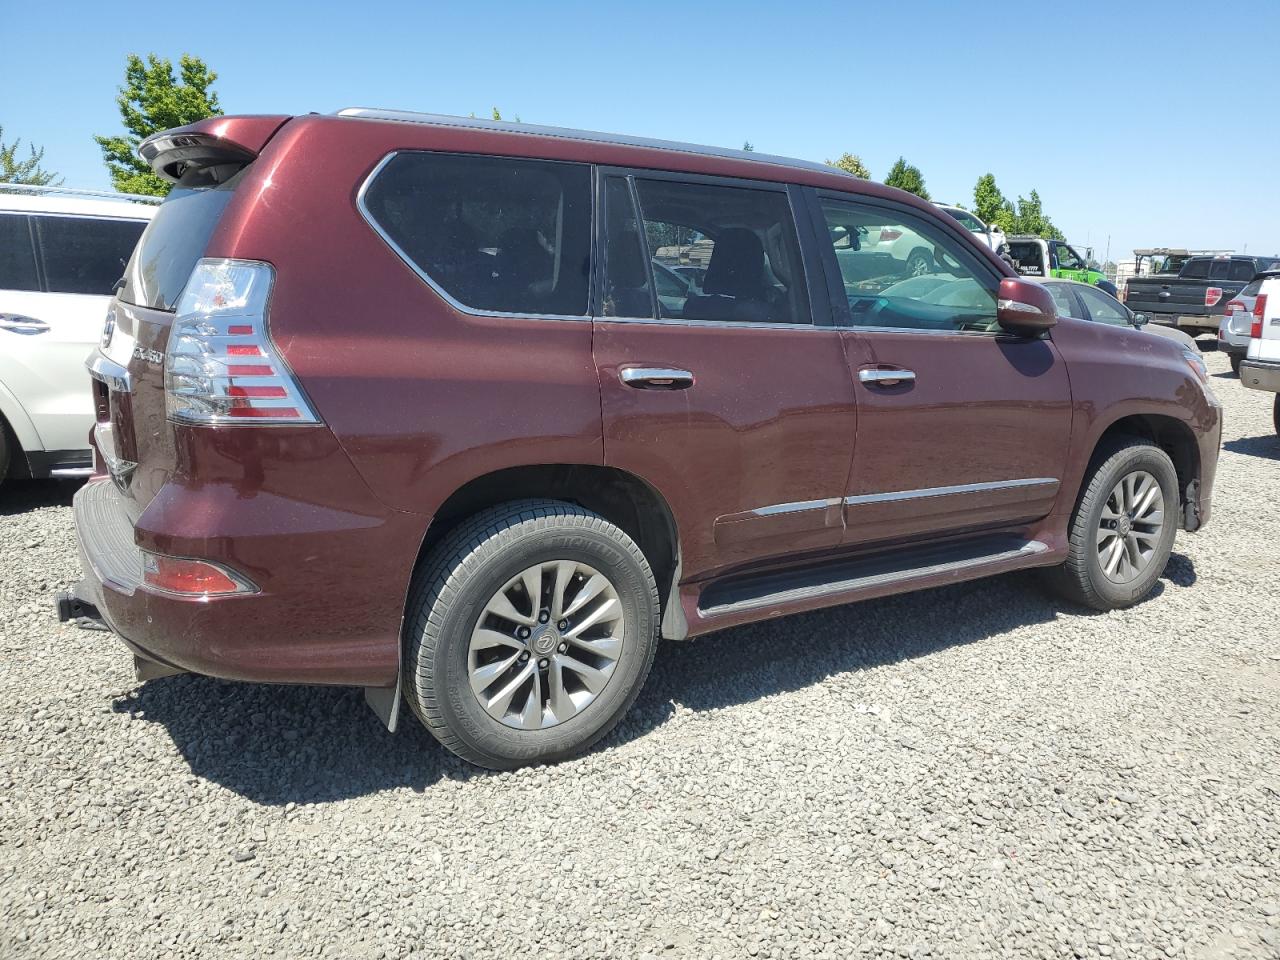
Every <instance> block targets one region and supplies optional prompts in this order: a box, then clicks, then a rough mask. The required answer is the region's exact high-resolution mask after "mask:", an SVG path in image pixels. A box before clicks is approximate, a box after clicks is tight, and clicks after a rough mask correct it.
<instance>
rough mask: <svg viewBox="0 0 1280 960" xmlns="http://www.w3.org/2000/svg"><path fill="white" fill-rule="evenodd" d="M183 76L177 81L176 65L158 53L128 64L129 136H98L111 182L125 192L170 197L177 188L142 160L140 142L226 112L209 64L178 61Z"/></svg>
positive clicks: (124, 96) (123, 113)
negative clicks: (217, 92)
mask: <svg viewBox="0 0 1280 960" xmlns="http://www.w3.org/2000/svg"><path fill="white" fill-rule="evenodd" d="M178 72H179V77H178V78H175V77H174V73H173V63H172V62H171V61H169V60H168V59H166V58H164V57H157V56H156V55H155V54H148V55H147V59H146V61H145V62H144V61H143V59H142V58H141V57H139V56H138V55H137V54H133V53H131V54H129V58H128V60H127V61H126V62H125V69H124V86H122V87H121V88H120V90H119V96H117V97H116V103H117V104H118V105H119V107H120V118H121V119H122V120H123V121H124V128H125V130H126V133H125V135H124V136H114V137H102V136H97V137H94V138H93V139H94V140H96V141H97V143H98V146H99V147H101V148H102V159H103V162H105V163H106V165H107V169H108V170H109V171H110V172H111V183H112V184H113V185H114V186H115V188H116V189H117V190H119V191H121V192H122V193H142V194H150V195H152V196H157V197H163V196H164V195H165V194H167V193H168V192H169V187H170V186H171V185H170V184H169V183H167V182H166V181H164V180H161V179H160V178H159V177H158V176H156V175H155V174H154V173H152V172H151V168H150V167H148V166H147V165H146V164H145V163H143V161H142V160H140V159H139V158H138V144H140V143H141V142H142V141H143V140H145V139H146V138H147V137H149V136H151V135H152V134H153V133H159V132H160V131H161V130H169V129H171V128H173V127H182V126H186V125H187V124H188V123H195V122H196V121H197V120H203V119H204V118H205V117H216V116H220V115H221V114H222V108H221V107H220V106H219V105H218V95H217V94H216V93H214V92H213V90H212V89H210V87H211V86H212V84H213V81H214V80H216V79H218V75H217V74H216V73H214V72H213V71H212V70H210V69H209V68H208V67H207V66H206V65H205V63H204V61H203V60H201V59H200V58H199V57H193V56H191V55H190V54H185V53H184V54H183V55H182V56H181V57H180V58H179V60H178Z"/></svg>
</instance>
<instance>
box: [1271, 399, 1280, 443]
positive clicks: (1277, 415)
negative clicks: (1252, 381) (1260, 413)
mask: <svg viewBox="0 0 1280 960" xmlns="http://www.w3.org/2000/svg"><path fill="white" fill-rule="evenodd" d="M1271 423H1272V425H1273V426H1274V427H1275V428H1276V436H1277V437H1280V393H1277V394H1276V398H1275V400H1274V401H1272V403H1271Z"/></svg>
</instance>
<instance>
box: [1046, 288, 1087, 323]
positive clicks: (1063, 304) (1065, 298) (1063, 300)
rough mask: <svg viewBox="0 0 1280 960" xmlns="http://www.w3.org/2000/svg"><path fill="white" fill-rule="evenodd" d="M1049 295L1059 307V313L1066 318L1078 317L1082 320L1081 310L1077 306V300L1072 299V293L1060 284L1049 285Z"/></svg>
mask: <svg viewBox="0 0 1280 960" xmlns="http://www.w3.org/2000/svg"><path fill="white" fill-rule="evenodd" d="M1048 287H1049V294H1050V295H1051V296H1052V297H1053V302H1054V304H1055V305H1057V307H1058V313H1060V314H1062V315H1063V316H1064V317H1076V318H1077V319H1080V314H1081V312H1082V311H1081V310H1080V308H1079V307H1077V306H1076V302H1075V300H1073V299H1072V298H1071V291H1070V290H1068V289H1067V288H1066V287H1064V286H1063V285H1062V284H1060V283H1051V284H1048Z"/></svg>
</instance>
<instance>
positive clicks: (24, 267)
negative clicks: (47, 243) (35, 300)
mask: <svg viewBox="0 0 1280 960" xmlns="http://www.w3.org/2000/svg"><path fill="white" fill-rule="evenodd" d="M39 289H40V278H39V276H38V275H37V274H36V252H35V247H33V246H32V244H31V231H30V230H29V229H28V228H27V218H26V217H25V216H15V215H13V214H3V215H0V290H39Z"/></svg>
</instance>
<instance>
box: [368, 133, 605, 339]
mask: <svg viewBox="0 0 1280 960" xmlns="http://www.w3.org/2000/svg"><path fill="white" fill-rule="evenodd" d="M361 204H362V206H363V209H364V212H365V215H366V216H367V217H368V219H369V220H370V222H371V223H372V224H373V225H374V227H375V228H376V229H377V230H378V232H379V233H380V234H381V235H382V236H383V238H384V239H385V240H387V241H388V242H389V243H390V244H391V246H392V248H393V249H394V250H395V252H396V253H397V254H398V255H399V256H400V257H401V258H402V259H404V260H405V261H406V262H408V263H409V264H410V265H411V266H413V267H415V268H416V269H417V270H418V272H419V273H420V274H421V275H422V276H423V277H424V278H425V279H426V280H427V281H428V282H429V283H430V284H431V285H432V286H433V287H435V288H436V289H437V290H438V291H440V292H442V293H444V294H445V295H446V296H447V297H449V298H450V299H451V300H453V301H454V303H455V304H457V305H459V306H461V307H463V308H467V309H471V310H476V311H480V312H485V313H511V314H525V315H537V316H564V317H579V316H584V315H586V313H587V292H588V287H589V279H590V269H591V265H590V253H591V170H590V167H589V166H587V165H586V164H581V163H562V162H557V161H548V160H527V159H519V158H511V157H480V156H464V155H459V154H447V153H428V152H423V151H405V152H401V153H397V154H395V155H393V156H392V157H391V159H390V160H388V161H387V162H386V164H385V165H384V166H383V167H382V169H381V170H380V171H379V172H378V173H377V175H376V176H375V177H374V178H373V180H372V181H371V182H370V183H369V185H368V186H367V187H366V189H365V190H364V194H363V197H362V199H361Z"/></svg>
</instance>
